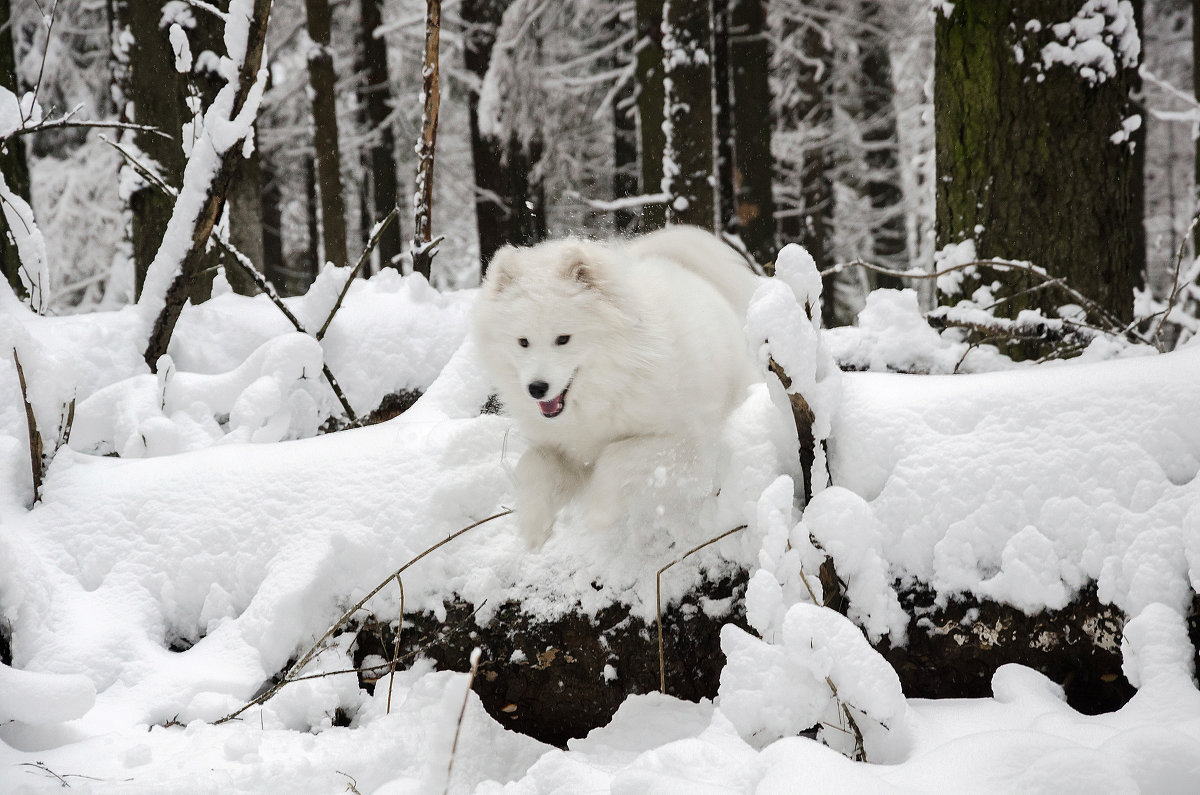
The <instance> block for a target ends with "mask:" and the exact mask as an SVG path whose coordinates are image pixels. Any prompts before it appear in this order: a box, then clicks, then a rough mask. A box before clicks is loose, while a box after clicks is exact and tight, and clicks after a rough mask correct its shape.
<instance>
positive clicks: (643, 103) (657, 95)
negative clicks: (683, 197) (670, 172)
mask: <svg viewBox="0 0 1200 795" xmlns="http://www.w3.org/2000/svg"><path fill="white" fill-rule="evenodd" d="M634 5H635V10H636V12H637V34H638V42H637V44H636V45H635V46H634V53H635V54H636V57H637V72H636V74H637V118H638V140H639V144H640V152H641V163H642V179H641V186H642V193H650V192H653V191H657V190H661V188H662V181H663V171H662V167H663V148H664V147H665V146H666V137H665V134H664V133H663V123H662V122H663V102H664V101H665V97H664V90H663V50H662V29H663V28H662V26H663V0H636V2H635V4H634ZM666 223H667V210H666V207H665V206H663V205H661V204H647V205H646V206H644V207H643V208H642V231H643V232H650V231H653V230H655V229H661V228H662V227H663V226H664V225H665V224H666Z"/></svg>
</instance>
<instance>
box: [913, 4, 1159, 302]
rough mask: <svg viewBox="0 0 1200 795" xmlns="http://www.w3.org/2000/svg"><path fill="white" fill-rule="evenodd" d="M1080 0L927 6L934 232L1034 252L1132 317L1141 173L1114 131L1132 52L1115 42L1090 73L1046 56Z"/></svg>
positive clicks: (989, 251)
mask: <svg viewBox="0 0 1200 795" xmlns="http://www.w3.org/2000/svg"><path fill="white" fill-rule="evenodd" d="M1114 5H1115V4H1114ZM1135 5H1136V6H1138V7H1140V5H1141V0H1135ZM1082 6H1083V3H1082V1H1081V0H1011V1H1010V0H963V1H962V2H957V3H954V4H953V8H952V10H951V11H949V13H946V12H944V11H942V10H939V12H938V13H937V14H936V20H937V21H936V30H935V40H936V45H935V76H934V108H935V128H936V162H937V182H936V191H937V220H936V237H937V245H938V246H939V247H942V246H945V245H947V244H951V243H958V242H960V241H963V240H968V239H973V240H974V241H975V246H976V253H977V255H978V256H979V257H981V258H990V257H1002V258H1012V259H1023V260H1030V261H1032V262H1033V263H1034V264H1036V265H1038V266H1041V267H1043V268H1045V269H1046V270H1047V271H1048V272H1049V273H1050V274H1051V275H1053V276H1059V277H1064V278H1065V279H1066V280H1067V281H1068V282H1069V283H1070V284H1071V285H1072V286H1073V287H1075V288H1076V289H1077V290H1079V291H1081V292H1082V293H1084V294H1085V295H1088V296H1090V297H1091V298H1092V299H1094V300H1096V301H1097V302H1099V304H1100V305H1101V306H1102V307H1104V308H1105V309H1106V310H1107V311H1108V312H1109V313H1110V314H1112V315H1113V316H1114V317H1116V318H1119V319H1121V320H1128V319H1130V318H1131V317H1132V314H1133V286H1134V284H1135V282H1136V280H1137V279H1138V278H1139V274H1140V273H1141V270H1142V264H1143V262H1144V257H1145V254H1144V250H1143V248H1142V247H1141V245H1140V244H1141V241H1142V239H1143V237H1142V234H1141V232H1140V226H1141V223H1142V219H1141V217H1140V216H1139V214H1138V207H1139V204H1140V203H1139V193H1140V190H1141V174H1140V173H1139V171H1138V169H1137V163H1138V158H1135V156H1134V152H1133V151H1132V148H1133V141H1131V140H1130V138H1129V136H1128V134H1127V133H1124V132H1123V131H1125V130H1126V129H1127V128H1126V126H1125V124H1126V121H1127V120H1128V119H1130V117H1131V116H1133V115H1134V114H1135V113H1136V111H1135V109H1134V108H1133V106H1132V103H1131V101H1130V88H1131V85H1132V81H1133V80H1134V79H1135V75H1136V64H1133V65H1130V64H1123V63H1122V60H1121V54H1120V52H1118V53H1117V69H1116V73H1115V74H1113V75H1107V76H1105V75H1103V73H1102V72H1100V73H1099V74H1097V71H1096V70H1093V73H1092V74H1091V75H1089V74H1088V72H1087V70H1084V69H1078V68H1075V67H1073V66H1067V65H1064V64H1062V63H1053V62H1052V63H1049V64H1047V63H1046V62H1045V59H1044V57H1043V54H1044V48H1045V47H1046V46H1047V45H1055V44H1062V45H1068V44H1069V42H1068V41H1066V40H1061V41H1060V39H1059V38H1058V37H1057V36H1056V35H1055V33H1054V30H1053V28H1054V26H1055V25H1056V24H1058V23H1067V22H1070V21H1071V19H1072V18H1073V17H1075V15H1076V14H1077V13H1079V12H1080V10H1081V8H1082ZM945 8H947V9H949V8H951V6H950V5H949V4H946V6H945ZM1138 16H1140V14H1139V15H1138ZM1106 21H1111V20H1107V19H1106ZM1114 49H1117V48H1116V46H1115V45H1114ZM1076 52H1078V51H1076ZM1003 278H1004V279H1006V280H1008V279H1009V277H1007V276H1004V277H1003ZM1008 284H1009V286H1010V288H1012V289H1014V290H1017V291H1019V290H1020V289H1022V288H1023V287H1024V286H1025V285H1023V284H1022V283H1021V282H1020V281H1018V280H1012V281H1011V282H1008ZM1055 298H1056V297H1055V296H1054V295H1053V294H1052V291H1045V290H1043V291H1039V292H1036V293H1031V294H1027V295H1022V296H1019V297H1017V298H1016V299H1015V300H1012V301H1009V302H1007V303H1004V304H1002V305H1001V307H997V311H1003V313H1004V314H1006V315H1008V316H1015V315H1016V313H1017V312H1019V311H1020V310H1022V309H1027V308H1032V307H1041V308H1044V309H1050V310H1053V309H1054V308H1056V307H1055V306H1054V304H1055V303H1061V299H1060V300H1058V301H1056V300H1055Z"/></svg>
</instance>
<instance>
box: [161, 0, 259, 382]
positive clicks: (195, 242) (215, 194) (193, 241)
mask: <svg viewBox="0 0 1200 795" xmlns="http://www.w3.org/2000/svg"><path fill="white" fill-rule="evenodd" d="M270 12H271V0H254V4H253V6H252V10H251V16H250V18H249V19H248V20H246V21H245V24H246V25H247V27H246V28H245V30H244V33H245V44H246V50H245V52H244V53H240V52H238V53H229V55H230V57H232V58H234V59H237V60H240V61H241V63H242V66H241V71H240V72H239V73H238V74H237V75H236V76H233V77H232V78H231V79H236V81H237V82H236V84H231V85H230V86H228V87H227V88H228V90H230V91H231V92H232V97H231V100H232V101H231V102H230V103H229V104H230V107H229V115H228V117H226V119H225V120H227V121H229V122H232V121H233V120H234V119H235V117H236V116H237V115H238V114H240V113H241V111H242V110H243V107H244V106H245V105H246V102H247V100H248V99H249V98H250V94H251V89H252V88H253V87H254V86H255V84H256V82H257V80H258V69H259V65H260V64H261V63H262V52H263V45H264V44H265V43H266V37H267V19H268V17H269V16H270ZM226 24H227V25H229V24H233V23H232V19H231V20H229V21H227V22H226ZM236 39H237V37H236V36H235V37H233V39H232V40H236ZM243 56H244V57H243ZM225 90H226V89H225V88H223V89H222V91H225ZM250 123H253V118H251V119H250ZM206 135H207V133H206ZM198 145H200V146H209V147H215V146H216V143H215V141H213V140H212V139H211V138H204V139H202V140H201V141H199V142H198ZM241 159H242V146H241V141H232V142H229V145H228V147H227V148H225V149H224V150H223V151H220V152H219V160H218V161H217V162H216V163H215V164H214V167H213V171H211V172H207V173H206V172H205V171H204V170H203V166H201V167H199V168H197V169H196V170H195V171H193V172H192V173H193V180H196V181H197V182H198V184H189V183H188V182H187V180H185V181H184V182H183V185H182V187H181V189H180V198H181V199H183V198H185V196H186V194H187V193H188V192H189V191H197V190H198V191H202V193H203V199H202V201H201V202H200V206H199V208H191V207H183V206H181V202H176V205H175V208H174V209H175V210H177V211H178V213H176V212H174V211H173V212H172V218H171V221H170V223H169V224H168V231H170V226H171V225H172V224H174V225H176V226H177V232H178V233H179V234H182V233H184V232H190V236H189V245H188V248H187V250H186V251H185V252H183V253H182V255H179V254H177V253H176V252H175V251H173V250H171V249H169V248H168V246H166V245H163V246H160V248H159V251H158V253H157V254H156V255H155V259H154V261H153V262H152V263H151V264H152V265H153V266H154V268H155V269H156V273H159V274H162V276H159V277H158V278H165V276H166V274H169V273H172V272H174V274H175V275H174V277H173V279H172V281H171V283H170V284H169V285H168V286H167V288H166V294H165V295H163V296H162V297H161V299H160V298H159V297H158V296H157V295H151V296H150V299H149V300H146V297H145V296H143V300H142V301H139V303H140V304H143V305H144V306H145V307H146V308H147V309H152V308H153V307H154V305H155V304H156V303H157V301H158V300H161V301H162V306H161V309H159V311H158V314H157V317H156V319H155V322H154V326H153V328H152V330H151V332H150V339H149V341H148V342H147V345H146V350H145V353H144V359H145V361H146V364H147V365H148V366H149V367H150V370H151V371H152V372H154V371H156V369H157V367H158V360H159V358H160V357H161V356H162V355H163V354H165V353H166V352H167V346H168V345H169V344H170V341H171V335H172V334H173V333H174V331H175V323H176V321H178V320H179V314H180V313H181V312H182V311H183V306H184V304H185V303H187V301H188V299H189V297H190V296H189V290H190V286H191V283H192V282H193V281H194V280H195V279H196V276H197V275H198V274H199V273H200V271H201V270H202V268H203V265H204V258H205V251H206V249H207V246H208V242H209V235H211V234H212V229H213V226H214V225H215V224H216V222H217V219H218V218H219V217H220V215H221V211H222V210H223V209H224V206H225V197H226V195H227V192H228V190H229V183H230V180H232V178H233V174H234V172H235V170H236V169H237V166H238V164H239V162H240V161H241ZM198 162H201V163H203V162H204V161H198ZM201 180H208V182H207V184H204V183H203V182H200V181H201ZM192 212H195V215H194V217H193V216H191V213H192ZM185 224H186V225H190V228H187V229H185Z"/></svg>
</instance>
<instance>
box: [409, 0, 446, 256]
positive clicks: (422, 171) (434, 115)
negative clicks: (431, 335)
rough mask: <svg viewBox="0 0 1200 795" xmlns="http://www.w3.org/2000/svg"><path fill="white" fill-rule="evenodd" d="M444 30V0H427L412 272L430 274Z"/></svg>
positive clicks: (433, 246)
mask: <svg viewBox="0 0 1200 795" xmlns="http://www.w3.org/2000/svg"><path fill="white" fill-rule="evenodd" d="M441 31H442V3H441V0H426V6H425V61H424V66H422V68H421V75H422V77H423V82H422V86H421V95H422V97H423V98H424V100H425V107H424V109H423V111H422V114H421V138H420V140H418V141H417V159H418V163H417V184H416V188H417V189H416V207H415V221H414V223H413V245H412V263H413V273H419V274H421V275H422V276H424V277H425V278H426V279H428V278H429V277H430V273H431V271H432V265H433V257H434V255H435V254H436V253H437V242H436V241H435V240H434V239H433V163H434V155H435V154H436V152H437V127H438V108H439V106H440V104H441V85H440V78H439V75H438V47H439V43H440V41H441Z"/></svg>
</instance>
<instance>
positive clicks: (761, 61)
mask: <svg viewBox="0 0 1200 795" xmlns="http://www.w3.org/2000/svg"><path fill="white" fill-rule="evenodd" d="M766 16H767V11H766V0H732V5H731V7H730V35H729V61H730V63H731V64H732V65H733V75H732V80H733V88H732V93H733V138H734V164H735V171H734V175H733V185H734V195H735V202H736V205H735V212H736V215H737V225H738V230H739V233H740V235H741V238H742V242H743V243H745V244H746V250H747V251H749V252H750V255H751V256H752V257H754V260H755V261H756V262H759V263H767V262H774V261H775V253H776V247H775V199H774V196H773V195H772V179H773V174H774V161H773V160H772V157H771V128H772V126H773V125H772V119H771V88H770V86H769V85H768V83H767V76H768V74H769V73H770V61H771V54H770V51H769V49H768V44H767V36H766V23H767V21H766Z"/></svg>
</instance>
